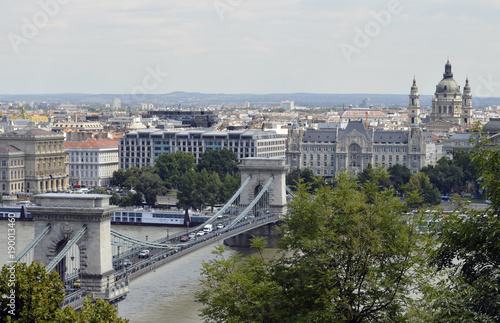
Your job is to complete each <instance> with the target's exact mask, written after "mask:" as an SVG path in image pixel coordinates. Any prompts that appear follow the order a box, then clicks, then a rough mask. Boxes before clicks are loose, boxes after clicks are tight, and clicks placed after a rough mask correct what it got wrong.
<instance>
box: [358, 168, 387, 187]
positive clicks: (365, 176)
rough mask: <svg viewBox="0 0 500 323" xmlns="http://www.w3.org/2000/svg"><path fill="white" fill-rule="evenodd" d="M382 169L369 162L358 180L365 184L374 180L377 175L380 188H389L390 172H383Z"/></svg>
mask: <svg viewBox="0 0 500 323" xmlns="http://www.w3.org/2000/svg"><path fill="white" fill-rule="evenodd" d="M381 169H382V168H380V169H377V170H375V169H374V168H373V166H372V164H368V166H366V167H365V169H363V171H362V172H360V173H359V174H358V176H357V180H358V182H359V183H360V184H361V185H363V184H365V183H368V182H370V181H372V180H373V179H374V178H375V177H377V181H378V185H379V187H380V189H383V188H389V187H390V186H391V181H390V179H389V174H387V173H385V172H381Z"/></svg>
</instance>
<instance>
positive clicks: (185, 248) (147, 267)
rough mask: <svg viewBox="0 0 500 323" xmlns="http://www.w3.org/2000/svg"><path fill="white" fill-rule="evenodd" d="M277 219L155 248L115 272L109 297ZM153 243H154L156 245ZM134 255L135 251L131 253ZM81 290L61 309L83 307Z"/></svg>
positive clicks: (250, 222)
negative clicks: (169, 265)
mask: <svg viewBox="0 0 500 323" xmlns="http://www.w3.org/2000/svg"><path fill="white" fill-rule="evenodd" d="M279 220H280V216H279V215H277V214H264V215H261V216H257V217H255V218H253V219H250V220H243V221H241V222H240V223H237V224H236V225H234V226H233V227H231V228H229V229H227V228H223V229H219V230H215V231H213V232H211V233H209V234H205V235H203V236H200V237H197V238H196V240H194V241H192V240H190V241H188V242H186V243H184V244H176V248H174V249H167V250H162V249H157V250H158V251H159V253H157V254H153V256H152V257H150V258H147V259H144V260H141V261H139V262H136V263H134V264H133V265H132V266H130V267H128V268H126V269H123V270H120V271H116V272H115V283H114V284H113V286H110V288H109V291H108V292H109V293H110V294H113V293H114V292H116V291H117V290H119V289H121V288H124V287H128V284H129V281H130V280H133V279H135V278H137V277H140V276H142V275H144V274H147V273H149V272H151V271H153V270H154V269H155V268H157V267H159V266H162V265H164V264H167V263H169V262H172V261H174V260H176V259H179V258H180V257H182V256H184V255H186V254H188V253H190V252H193V251H195V250H197V249H200V248H202V247H204V246H207V245H210V244H212V243H214V242H217V241H220V240H224V239H228V238H231V237H234V236H237V235H238V234H240V233H243V232H246V231H250V230H253V229H255V228H258V227H261V226H263V225H266V224H269V223H276V222H279ZM183 235H185V233H180V234H177V235H175V236H172V237H170V238H169V241H171V240H173V239H176V238H178V237H180V236H183ZM157 241H158V242H160V241H162V242H165V239H159V240H157ZM157 241H155V242H157ZM135 252H136V253H137V252H138V251H135ZM86 294H87V293H86V291H85V290H77V291H75V292H74V293H71V294H68V295H66V297H65V298H64V301H63V303H62V304H61V306H62V307H66V306H71V307H73V308H74V309H80V308H81V306H82V305H83V301H84V299H85V295H86Z"/></svg>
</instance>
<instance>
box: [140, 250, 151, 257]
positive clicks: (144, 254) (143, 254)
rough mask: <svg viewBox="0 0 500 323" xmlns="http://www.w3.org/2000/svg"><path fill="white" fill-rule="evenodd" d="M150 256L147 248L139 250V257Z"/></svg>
mask: <svg viewBox="0 0 500 323" xmlns="http://www.w3.org/2000/svg"><path fill="white" fill-rule="evenodd" d="M150 256H151V253H150V252H149V250H148V249H144V250H142V251H141V252H139V258H149V257H150Z"/></svg>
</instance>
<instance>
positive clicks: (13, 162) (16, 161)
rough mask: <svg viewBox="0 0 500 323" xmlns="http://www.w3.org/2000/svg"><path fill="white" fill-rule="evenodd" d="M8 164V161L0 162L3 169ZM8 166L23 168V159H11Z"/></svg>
mask: <svg viewBox="0 0 500 323" xmlns="http://www.w3.org/2000/svg"><path fill="white" fill-rule="evenodd" d="M8 162H9V161H8V160H2V161H1V165H2V166H3V167H6V166H7V164H8ZM10 166H24V159H12V160H11V161H10Z"/></svg>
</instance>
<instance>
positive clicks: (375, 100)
mask: <svg viewBox="0 0 500 323" xmlns="http://www.w3.org/2000/svg"><path fill="white" fill-rule="evenodd" d="M117 97H119V98H121V99H122V105H124V106H128V105H131V106H137V105H139V104H140V103H153V104H155V105H159V106H176V105H179V104H180V105H182V106H183V107H189V106H207V105H224V106H242V105H244V104H245V102H249V103H250V105H251V106H277V105H279V104H280V102H281V101H286V100H291V101H295V106H304V107H342V106H343V105H345V106H346V107H348V106H349V105H352V106H353V107H355V106H360V107H362V106H363V105H364V106H366V107H369V106H370V105H373V106H374V107H406V106H407V105H408V95H403V94H362V93H361V94H320V93H274V94H246V93H242V94H224V93H199V92H171V93H165V94H148V95H138V96H132V95H127V94H85V93H62V94H25V95H19V94H16V95H8V94H6V95H0V102H14V101H35V102H42V101H45V102H47V103H49V104H50V105H54V106H56V105H59V104H61V103H72V104H89V105H103V104H106V103H109V104H112V102H113V98H117ZM366 98H369V100H366ZM365 100H366V101H365ZM431 100H432V95H421V96H420V105H421V106H422V107H429V106H431ZM473 105H474V107H476V108H484V107H486V106H496V105H500V98H482V97H481V98H473Z"/></svg>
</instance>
